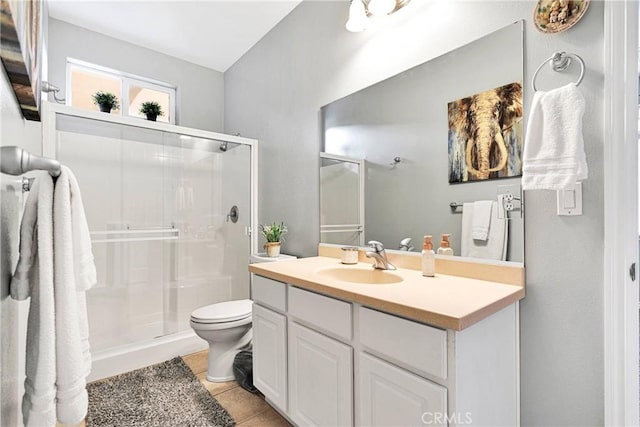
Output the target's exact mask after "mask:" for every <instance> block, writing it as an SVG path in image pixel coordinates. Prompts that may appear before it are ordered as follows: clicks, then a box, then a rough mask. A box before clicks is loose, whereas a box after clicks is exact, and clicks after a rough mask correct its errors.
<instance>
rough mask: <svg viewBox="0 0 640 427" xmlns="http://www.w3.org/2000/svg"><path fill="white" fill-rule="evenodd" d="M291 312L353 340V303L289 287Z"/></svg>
mask: <svg viewBox="0 0 640 427" xmlns="http://www.w3.org/2000/svg"><path fill="white" fill-rule="evenodd" d="M289 314H291V315H292V316H294V317H296V318H298V319H300V320H302V321H304V322H306V323H308V324H310V325H311V326H313V327H314V328H316V329H318V330H321V331H326V332H329V333H331V334H334V335H335V336H337V337H339V338H343V339H345V340H347V341H349V340H351V329H352V327H351V304H349V303H347V302H344V301H339V300H337V299H334V298H330V297H326V296H324V295H320V294H316V293H314V292H309V291H305V290H302V289H300V288H296V287H293V286H290V287H289Z"/></svg>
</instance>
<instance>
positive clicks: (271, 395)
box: [253, 304, 287, 412]
mask: <svg viewBox="0 0 640 427" xmlns="http://www.w3.org/2000/svg"><path fill="white" fill-rule="evenodd" d="M286 328H287V319H286V317H285V316H283V315H281V314H278V313H275V312H273V311H271V310H268V309H266V308H264V307H262V306H260V305H258V304H253V383H254V385H255V386H256V387H257V388H258V390H260V391H261V392H262V393H263V394H264V395H265V396H266V397H267V398H268V399H269V400H270V401H271V403H273V404H274V405H275V406H277V407H278V408H280V409H281V410H282V411H285V412H286V410H287V329H286Z"/></svg>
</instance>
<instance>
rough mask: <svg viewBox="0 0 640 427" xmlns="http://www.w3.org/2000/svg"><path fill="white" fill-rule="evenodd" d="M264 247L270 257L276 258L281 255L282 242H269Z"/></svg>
mask: <svg viewBox="0 0 640 427" xmlns="http://www.w3.org/2000/svg"><path fill="white" fill-rule="evenodd" d="M264 248H265V249H266V251H267V256H268V257H271V258H275V257H277V256H280V242H267V243H265V244H264Z"/></svg>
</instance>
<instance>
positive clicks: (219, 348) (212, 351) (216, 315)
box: [191, 253, 295, 382]
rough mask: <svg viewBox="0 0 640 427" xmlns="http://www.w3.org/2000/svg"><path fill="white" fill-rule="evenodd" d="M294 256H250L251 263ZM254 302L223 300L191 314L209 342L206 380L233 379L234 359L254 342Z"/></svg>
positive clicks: (200, 331) (193, 324)
mask: <svg viewBox="0 0 640 427" xmlns="http://www.w3.org/2000/svg"><path fill="white" fill-rule="evenodd" d="M293 258H295V257H294V256H291V255H284V254H282V255H280V256H278V257H273V258H269V257H267V256H266V254H264V253H259V254H254V255H251V258H250V262H251V263H252V264H253V263H259V262H274V261H282V260H285V259H293ZM251 305H252V301H251V300H249V299H243V300H236V301H227V302H220V303H217V304H211V305H207V306H205V307H200V308H198V309H196V310H194V311H193V313H191V327H192V328H193V330H194V331H195V333H196V334H197V335H198V336H199V337H200V338H202V339H203V340H205V341H207V342H208V343H209V362H208V367H207V380H208V381H211V382H224V381H231V380H233V379H234V375H233V358H234V357H235V356H236V354H237V353H238V352H239V351H240V350H242V349H243V347H246V346H248V344H250V343H251V336H252V335H251Z"/></svg>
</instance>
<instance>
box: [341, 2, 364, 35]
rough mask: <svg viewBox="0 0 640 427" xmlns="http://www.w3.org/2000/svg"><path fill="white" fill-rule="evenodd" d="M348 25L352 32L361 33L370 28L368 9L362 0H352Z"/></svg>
mask: <svg viewBox="0 0 640 427" xmlns="http://www.w3.org/2000/svg"><path fill="white" fill-rule="evenodd" d="M346 27H347V30H349V31H351V32H352V33H359V32H360V31H364V30H366V29H367V28H369V18H367V10H366V9H365V6H364V3H363V2H362V0H351V5H350V6H349V20H348V21H347V25H346Z"/></svg>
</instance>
